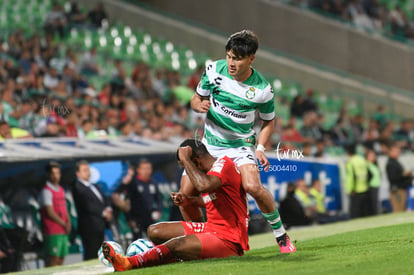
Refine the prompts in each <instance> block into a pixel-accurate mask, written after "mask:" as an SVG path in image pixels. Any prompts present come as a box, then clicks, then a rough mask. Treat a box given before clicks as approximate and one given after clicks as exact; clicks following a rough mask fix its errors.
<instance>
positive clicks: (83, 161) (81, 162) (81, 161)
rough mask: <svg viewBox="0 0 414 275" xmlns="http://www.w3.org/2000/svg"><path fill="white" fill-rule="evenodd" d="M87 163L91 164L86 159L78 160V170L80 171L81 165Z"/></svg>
mask: <svg viewBox="0 0 414 275" xmlns="http://www.w3.org/2000/svg"><path fill="white" fill-rule="evenodd" d="M85 164H89V163H88V161H86V160H80V161H78V162H77V163H76V172H78V171H79V169H80V167H81V166H82V165H85Z"/></svg>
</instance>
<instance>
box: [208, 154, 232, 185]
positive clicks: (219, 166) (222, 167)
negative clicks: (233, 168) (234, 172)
mask: <svg viewBox="0 0 414 275" xmlns="http://www.w3.org/2000/svg"><path fill="white" fill-rule="evenodd" d="M228 166H229V162H228V160H227V159H226V158H219V159H217V160H216V162H214V164H213V166H212V167H211V169H210V171H208V172H207V175H213V176H217V177H219V178H220V179H221V181H222V183H224V181H223V177H224V176H225V175H226V170H227V169H228Z"/></svg>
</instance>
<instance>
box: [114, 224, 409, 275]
mask: <svg viewBox="0 0 414 275" xmlns="http://www.w3.org/2000/svg"><path fill="white" fill-rule="evenodd" d="M413 229H414V223H409V224H402V225H395V226H387V227H379V228H373V229H367V230H361V231H355V232H349V233H343V234H338V235H334V236H329V237H324V238H318V239H312V240H306V241H300V242H297V243H296V247H297V252H296V253H294V254H290V255H282V254H280V253H279V249H278V247H276V245H274V246H270V247H266V248H262V249H256V250H252V251H249V252H247V253H246V254H245V256H243V257H231V258H227V259H211V260H203V261H193V262H187V263H178V264H172V265H165V266H159V267H152V268H144V269H141V270H139V269H136V270H132V271H127V272H124V273H122V274H125V275H128V274H157V275H159V274H197V275H199V274H208V275H213V274H237V275H239V274H255V275H256V274H367V273H372V274H413V273H412V272H413V271H412V270H413V269H414V233H413Z"/></svg>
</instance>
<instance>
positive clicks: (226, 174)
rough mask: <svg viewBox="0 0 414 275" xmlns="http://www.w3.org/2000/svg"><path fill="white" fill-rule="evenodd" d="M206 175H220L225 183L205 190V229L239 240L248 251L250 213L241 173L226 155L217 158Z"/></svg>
mask: <svg viewBox="0 0 414 275" xmlns="http://www.w3.org/2000/svg"><path fill="white" fill-rule="evenodd" d="M207 175H214V176H217V177H219V178H220V179H221V183H222V185H221V186H220V187H219V188H217V189H215V190H213V191H211V192H209V193H202V197H203V200H204V203H205V205H206V213H207V227H206V231H210V232H215V233H216V234H217V235H218V236H220V237H223V238H224V239H226V240H229V241H231V242H234V243H239V244H240V245H241V246H242V248H243V250H249V238H248V235H247V228H248V223H249V216H248V212H247V200H246V192H245V191H244V189H243V186H242V183H241V175H240V172H239V171H238V170H237V168H236V165H235V164H234V162H233V161H232V160H231V159H230V158H228V157H227V156H224V157H222V158H219V159H217V160H216V162H215V163H214V164H213V166H212V167H211V169H210V171H209V172H208V173H207Z"/></svg>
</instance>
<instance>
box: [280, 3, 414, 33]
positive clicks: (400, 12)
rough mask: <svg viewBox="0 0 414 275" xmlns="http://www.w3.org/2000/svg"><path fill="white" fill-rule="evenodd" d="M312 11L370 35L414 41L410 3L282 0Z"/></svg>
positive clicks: (413, 18) (413, 15) (413, 23)
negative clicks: (353, 26) (350, 23)
mask: <svg viewBox="0 0 414 275" xmlns="http://www.w3.org/2000/svg"><path fill="white" fill-rule="evenodd" d="M281 1H282V2H286V3H290V4H293V5H298V6H300V7H302V8H309V9H311V10H314V11H316V12H319V13H323V14H324V15H326V16H330V17H335V18H337V19H338V20H342V21H347V22H352V23H353V24H354V25H355V26H356V27H358V28H360V29H364V30H367V31H380V32H383V33H385V34H387V35H390V36H395V37H397V38H399V39H410V40H412V39H414V3H413V2H412V1H410V0H281Z"/></svg>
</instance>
